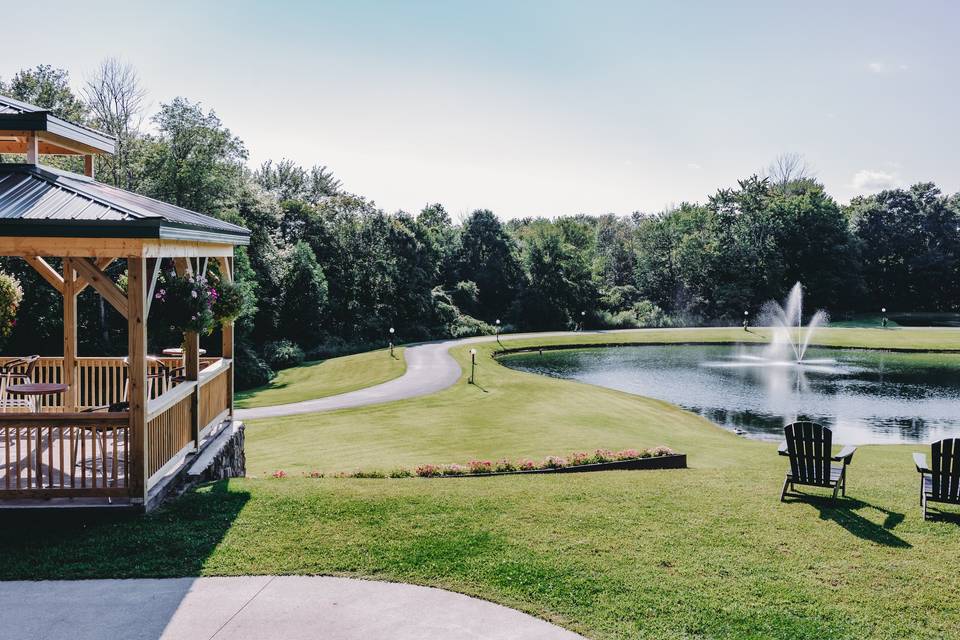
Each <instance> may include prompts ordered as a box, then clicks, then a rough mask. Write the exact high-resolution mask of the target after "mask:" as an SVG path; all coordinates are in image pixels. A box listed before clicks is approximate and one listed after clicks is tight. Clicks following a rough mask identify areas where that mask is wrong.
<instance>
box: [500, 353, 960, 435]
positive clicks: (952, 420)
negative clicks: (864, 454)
mask: <svg viewBox="0 0 960 640" xmlns="http://www.w3.org/2000/svg"><path fill="white" fill-rule="evenodd" d="M763 355H764V352H763V347H759V346H753V345H736V346H730V345H711V346H690V345H672V346H638V347H611V348H597V349H570V350H558V351H544V352H543V353H542V354H539V353H535V352H531V353H520V354H514V355H510V356H505V357H503V358H502V360H501V362H502V363H503V364H504V365H506V366H508V367H511V368H513V369H518V370H521V371H527V372H531V373H537V374H541V375H547V376H552V377H556V378H567V379H571V380H578V381H580V382H586V383H589V384H595V385H598V386H601V387H608V388H610V389H617V390H620V391H626V392H628V393H635V394H637V395H642V396H648V397H651V398H658V399H660V400H666V401H668V402H671V403H673V404H676V405H678V406H681V407H683V408H685V409H688V410H690V411H693V412H695V413H698V414H700V415H702V416H704V417H705V418H707V419H709V420H711V421H713V422H714V423H716V424H718V425H720V426H722V427H724V428H726V429H729V430H731V431H735V432H737V433H740V434H742V435H746V436H749V437H754V438H760V439H769V440H780V439H782V436H783V426H784V424H787V423H789V422H792V421H794V420H797V419H805V420H813V421H815V422H819V423H821V424H823V425H825V426H828V427H830V428H831V429H833V432H834V441H835V442H837V443H842V444H872V443H883V444H888V443H914V442H930V441H933V440H939V439H940V438H945V437H951V436H956V435H960V354H930V353H922V354H918V353H894V352H889V351H872V350H861V349H826V348H814V347H811V348H810V349H809V350H808V351H807V354H806V356H805V362H806V364H803V365H799V366H798V365H796V364H793V363H790V364H787V363H780V365H777V364H776V363H768V362H762V358H763Z"/></svg>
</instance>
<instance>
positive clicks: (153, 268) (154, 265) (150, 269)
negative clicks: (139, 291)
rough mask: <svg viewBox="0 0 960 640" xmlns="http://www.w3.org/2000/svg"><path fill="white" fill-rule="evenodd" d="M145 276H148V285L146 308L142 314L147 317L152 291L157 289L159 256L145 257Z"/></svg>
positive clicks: (151, 300) (148, 315)
mask: <svg viewBox="0 0 960 640" xmlns="http://www.w3.org/2000/svg"><path fill="white" fill-rule="evenodd" d="M147 276H148V277H149V278H150V285H149V286H148V287H147V300H146V310H145V311H144V313H143V315H145V316H146V317H148V318H149V317H150V305H152V304H153V292H154V291H156V290H157V278H158V277H160V258H147Z"/></svg>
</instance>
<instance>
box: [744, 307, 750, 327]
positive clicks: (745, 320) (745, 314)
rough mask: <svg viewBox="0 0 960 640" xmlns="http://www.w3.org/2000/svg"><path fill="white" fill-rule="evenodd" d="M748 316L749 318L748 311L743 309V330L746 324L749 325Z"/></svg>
mask: <svg viewBox="0 0 960 640" xmlns="http://www.w3.org/2000/svg"><path fill="white" fill-rule="evenodd" d="M749 318H750V312H749V311H744V312H743V330H744V331H746V330H747V326H749V324H750V321H749Z"/></svg>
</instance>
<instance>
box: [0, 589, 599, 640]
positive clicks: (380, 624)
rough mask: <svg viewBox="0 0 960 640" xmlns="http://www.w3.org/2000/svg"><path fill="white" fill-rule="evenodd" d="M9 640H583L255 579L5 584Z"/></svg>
mask: <svg viewBox="0 0 960 640" xmlns="http://www.w3.org/2000/svg"><path fill="white" fill-rule="evenodd" d="M0 602H2V603H3V616H2V623H0V628H2V632H0V635H2V637H4V638H31V639H35V640H41V639H51V640H53V639H55V638H56V639H59V638H70V639H71V640H103V639H106V638H123V639H124V640H157V639H158V638H163V639H164V640H181V639H182V640H209V639H212V638H217V639H223V640H227V639H229V640H248V639H256V640H271V639H273V638H277V639H283V640H300V639H301V638H302V639H307V638H309V639H311V640H313V639H323V640H371V639H375V638H390V639H391V640H407V639H409V640H413V639H417V640H422V639H423V638H456V639H458V640H476V639H480V638H490V639H496V640H512V639H516V640H520V639H523V640H576V639H577V638H582V637H581V636H578V635H576V634H574V633H572V632H570V631H567V630H565V629H561V628H560V627H557V626H554V625H552V624H550V623H548V622H545V621H543V620H540V619H537V618H534V617H532V616H528V615H526V614H524V613H520V612H519V611H515V610H514V609H508V608H507V607H503V606H500V605H498V604H493V603H491V602H487V601H485V600H478V599H476V598H470V597H468V596H464V595H460V594H456V593H451V592H449V591H443V590H440V589H432V588H428V587H417V586H413V585H409V584H399V583H388V582H373V581H368V580H354V579H349V578H328V577H305V576H278V577H271V576H254V577H242V578H172V579H164V580H81V581H54V582H0Z"/></svg>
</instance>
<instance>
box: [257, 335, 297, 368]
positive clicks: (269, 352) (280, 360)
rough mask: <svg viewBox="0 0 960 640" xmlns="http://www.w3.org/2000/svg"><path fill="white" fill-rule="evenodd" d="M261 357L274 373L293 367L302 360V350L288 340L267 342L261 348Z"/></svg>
mask: <svg viewBox="0 0 960 640" xmlns="http://www.w3.org/2000/svg"><path fill="white" fill-rule="evenodd" d="M263 357H264V359H265V360H266V361H267V364H268V365H270V368H271V369H273V370H275V371H280V370H283V369H289V368H290V367H295V366H297V365H298V364H302V363H303V360H304V354H303V349H301V348H300V347H299V346H298V345H297V344H295V343H293V342H291V341H289V340H276V341H274V342H268V343H267V344H265V345H264V347H263Z"/></svg>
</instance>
